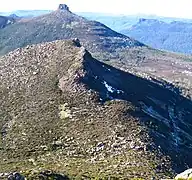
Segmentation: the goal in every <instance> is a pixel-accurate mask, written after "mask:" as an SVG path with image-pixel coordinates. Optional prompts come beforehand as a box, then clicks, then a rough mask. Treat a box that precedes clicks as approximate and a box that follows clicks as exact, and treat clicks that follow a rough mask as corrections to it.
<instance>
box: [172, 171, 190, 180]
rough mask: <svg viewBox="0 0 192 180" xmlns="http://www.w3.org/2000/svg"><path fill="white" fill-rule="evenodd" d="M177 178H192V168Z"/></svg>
mask: <svg viewBox="0 0 192 180" xmlns="http://www.w3.org/2000/svg"><path fill="white" fill-rule="evenodd" d="M175 180H192V169H188V170H186V171H184V172H182V173H180V174H178V175H177V176H176V177H175Z"/></svg>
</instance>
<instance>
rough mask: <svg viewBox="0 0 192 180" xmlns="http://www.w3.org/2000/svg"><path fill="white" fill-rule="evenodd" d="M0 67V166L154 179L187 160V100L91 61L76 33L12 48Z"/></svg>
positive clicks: (27, 172)
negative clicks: (66, 38)
mask: <svg viewBox="0 0 192 180" xmlns="http://www.w3.org/2000/svg"><path fill="white" fill-rule="evenodd" d="M0 75H1V76H0V81H1V84H0V104H1V106H0V129H1V141H0V158H1V159H2V161H0V170H1V173H7V172H15V171H17V172H20V173H22V175H23V176H26V177H27V178H28V179H30V178H31V179H35V178H37V179H38V177H39V173H41V172H43V171H45V170H50V171H51V172H52V171H54V172H56V173H61V174H66V175H68V176H69V177H72V178H80V179H81V178H84V177H85V176H86V177H87V178H104V179H105V178H116V179H121V178H122V179H131V178H143V179H151V178H155V179H160V178H168V177H169V176H172V175H171V174H174V171H175V170H182V169H184V168H186V167H185V165H186V166H191V165H192V164H191V161H190V159H191V158H192V157H191V153H190V152H191V146H190V144H191V143H192V139H191V136H192V134H191V131H190V128H191V126H192V123H191V117H192V112H191V101H189V100H187V99H185V98H184V97H182V96H180V95H179V94H177V89H176V88H175V89H174V87H172V90H174V91H175V92H173V91H171V90H169V89H167V88H166V86H168V85H169V84H166V83H162V82H157V81H155V80H153V79H151V80H150V81H149V80H146V79H142V78H140V77H136V76H134V75H132V74H129V73H126V72H123V71H121V70H119V69H115V68H113V67H111V66H109V65H106V64H104V63H101V62H99V61H97V60H96V59H94V58H92V56H91V54H90V53H89V52H88V51H87V50H86V49H85V48H84V47H81V46H80V44H79V41H78V40H77V39H76V40H73V41H55V42H50V43H45V44H39V45H32V46H27V47H26V48H24V49H17V50H15V51H13V52H11V53H9V54H7V55H6V56H4V57H2V58H1V59H0ZM138 84H139V86H140V88H138ZM170 87H171V85H169V88H170Z"/></svg>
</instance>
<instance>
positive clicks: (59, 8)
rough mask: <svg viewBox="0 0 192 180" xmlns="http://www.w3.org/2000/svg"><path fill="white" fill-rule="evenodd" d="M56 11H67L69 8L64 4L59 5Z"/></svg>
mask: <svg viewBox="0 0 192 180" xmlns="http://www.w3.org/2000/svg"><path fill="white" fill-rule="evenodd" d="M58 10H65V11H69V7H68V6H67V5H66V4H59V7H58Z"/></svg>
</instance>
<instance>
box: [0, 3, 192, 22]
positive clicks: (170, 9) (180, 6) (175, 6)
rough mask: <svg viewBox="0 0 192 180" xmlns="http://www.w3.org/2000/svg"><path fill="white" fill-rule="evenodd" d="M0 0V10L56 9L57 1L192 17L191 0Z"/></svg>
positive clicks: (81, 7) (80, 7) (78, 8)
mask: <svg viewBox="0 0 192 180" xmlns="http://www.w3.org/2000/svg"><path fill="white" fill-rule="evenodd" d="M1 1H2V2H1ZM0 2H1V6H0V11H10V10H16V9H56V8H57V5H58V4H59V3H66V4H68V5H69V7H70V9H71V10H72V11H74V12H103V13H114V14H138V13H141V14H157V15H162V16H174V17H188V18H192V11H191V7H192V0H32V1H26V0H6V1H5V0H0Z"/></svg>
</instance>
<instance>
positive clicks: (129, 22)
mask: <svg viewBox="0 0 192 180" xmlns="http://www.w3.org/2000/svg"><path fill="white" fill-rule="evenodd" d="M50 12H53V10H17V11H12V12H6V13H5V12H0V15H4V16H9V15H10V14H16V15H17V16H20V17H36V16H40V15H43V14H47V13H50ZM76 14H78V15H80V16H83V17H85V18H87V19H89V20H94V21H99V22H101V23H103V24H105V25H107V26H108V27H110V28H111V29H113V30H115V31H118V32H121V31H123V30H126V29H127V28H129V27H131V26H133V25H135V24H136V23H137V22H138V21H139V19H141V18H145V19H157V20H159V21H163V22H166V23H170V22H172V21H182V22H192V19H184V18H174V17H162V16H156V15H146V14H135V15H115V14H105V13H92V12H77V13H76Z"/></svg>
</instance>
